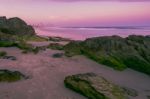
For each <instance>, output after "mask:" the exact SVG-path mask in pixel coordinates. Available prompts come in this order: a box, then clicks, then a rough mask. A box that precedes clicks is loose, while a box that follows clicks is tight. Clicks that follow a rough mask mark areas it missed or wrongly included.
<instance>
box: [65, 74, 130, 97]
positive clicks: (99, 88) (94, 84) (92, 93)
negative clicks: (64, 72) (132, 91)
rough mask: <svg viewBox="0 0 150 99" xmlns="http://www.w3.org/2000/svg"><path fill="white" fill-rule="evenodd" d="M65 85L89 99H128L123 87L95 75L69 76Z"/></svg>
mask: <svg viewBox="0 0 150 99" xmlns="http://www.w3.org/2000/svg"><path fill="white" fill-rule="evenodd" d="M64 83H65V86H66V87H67V88H70V89H72V90H74V91H76V92H78V93H80V94H82V95H84V96H86V97H87V98H88V99H128V98H127V94H126V93H124V91H123V89H122V88H121V87H119V86H117V85H115V84H113V83H111V82H109V81H107V80H106V79H105V78H103V77H101V76H98V75H96V74H94V73H86V74H77V75H72V76H68V77H66V78H65V80H64Z"/></svg>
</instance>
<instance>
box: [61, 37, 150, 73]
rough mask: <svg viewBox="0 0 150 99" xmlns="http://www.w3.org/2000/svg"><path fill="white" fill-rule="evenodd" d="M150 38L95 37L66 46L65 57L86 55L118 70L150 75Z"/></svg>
mask: <svg viewBox="0 0 150 99" xmlns="http://www.w3.org/2000/svg"><path fill="white" fill-rule="evenodd" d="M149 50H150V37H149V36H136V35H131V36H129V37H127V38H121V37H119V36H104V37H93V38H89V39H86V40H85V41H72V42H70V43H69V44H67V45H65V46H64V51H65V55H66V56H69V57H72V56H74V55H84V56H87V57H88V58H90V59H92V60H94V61H96V62H98V63H99V64H103V65H106V66H109V67H112V68H114V69H117V70H124V69H126V68H131V69H134V70H137V71H139V72H143V73H145V74H148V75H150V51H149Z"/></svg>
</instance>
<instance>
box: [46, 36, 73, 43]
mask: <svg viewBox="0 0 150 99" xmlns="http://www.w3.org/2000/svg"><path fill="white" fill-rule="evenodd" d="M48 38H49V41H53V42H60V41H71V40H70V39H68V38H62V37H48Z"/></svg>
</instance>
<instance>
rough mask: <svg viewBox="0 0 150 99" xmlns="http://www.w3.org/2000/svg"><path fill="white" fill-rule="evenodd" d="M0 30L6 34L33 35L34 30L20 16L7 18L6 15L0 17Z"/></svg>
mask: <svg viewBox="0 0 150 99" xmlns="http://www.w3.org/2000/svg"><path fill="white" fill-rule="evenodd" d="M0 31H1V32H3V33H8V34H17V35H34V34H35V30H34V29H33V28H32V26H30V25H27V24H26V23H25V22H24V21H23V20H21V19H20V18H17V17H14V18H10V19H7V18H6V17H4V16H3V17H0Z"/></svg>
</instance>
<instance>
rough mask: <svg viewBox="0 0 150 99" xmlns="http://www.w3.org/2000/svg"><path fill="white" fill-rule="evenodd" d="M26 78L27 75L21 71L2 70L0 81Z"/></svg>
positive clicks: (0, 71)
mask: <svg viewBox="0 0 150 99" xmlns="http://www.w3.org/2000/svg"><path fill="white" fill-rule="evenodd" d="M26 78H27V77H26V76H25V75H24V74H22V73H20V72H19V71H10V70H7V69H1V70H0V82H15V81H19V80H21V79H26Z"/></svg>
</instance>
